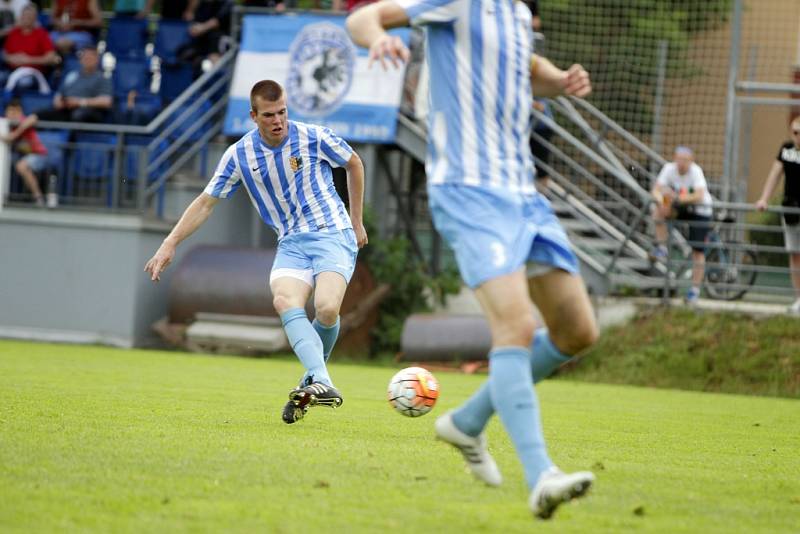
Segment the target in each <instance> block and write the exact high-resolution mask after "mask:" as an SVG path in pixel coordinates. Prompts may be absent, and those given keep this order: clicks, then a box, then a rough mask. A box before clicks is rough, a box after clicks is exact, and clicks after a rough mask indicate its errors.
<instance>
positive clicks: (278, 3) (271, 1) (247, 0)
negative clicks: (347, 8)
mask: <svg viewBox="0 0 800 534" xmlns="http://www.w3.org/2000/svg"><path fill="white" fill-rule="evenodd" d="M325 1H326V2H327V3H328V4H330V3H331V0H325ZM334 1H339V0H334ZM315 2H316V4H315V7H316V8H317V9H328V8H327V7H323V6H321V5H320V0H315ZM242 5H244V6H245V7H271V8H274V9H275V11H285V10H286V4H285V3H284V2H283V0H244V1H243V2H242ZM328 7H330V6H328Z"/></svg>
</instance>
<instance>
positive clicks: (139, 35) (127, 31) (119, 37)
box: [106, 16, 147, 61]
mask: <svg viewBox="0 0 800 534" xmlns="http://www.w3.org/2000/svg"><path fill="white" fill-rule="evenodd" d="M145 46H147V20H145V19H137V18H134V17H119V16H117V17H114V18H112V19H111V20H109V21H108V33H107V34H106V50H107V51H109V52H111V53H112V54H114V57H115V58H117V60H118V61H119V60H120V59H121V58H126V57H127V58H133V57H135V58H141V57H144V56H145Z"/></svg>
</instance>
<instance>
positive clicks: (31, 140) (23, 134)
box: [3, 100, 47, 207]
mask: <svg viewBox="0 0 800 534" xmlns="http://www.w3.org/2000/svg"><path fill="white" fill-rule="evenodd" d="M6 118H7V119H8V120H9V121H11V122H16V123H17V126H16V127H15V128H14V129H13V130H12V131H11V133H9V134H7V135H4V136H3V141H4V142H6V143H9V144H11V145H12V150H13V151H14V155H15V156H21V157H20V158H19V159H18V160H17V163H16V164H15V165H14V168H15V169H16V170H17V172H18V173H19V175H20V176H21V177H22V181H23V182H24V183H25V187H27V188H28V191H30V192H31V195H32V196H33V201H34V202H35V203H36V205H37V206H40V207H44V205H45V203H44V195H43V194H42V189H41V187H39V179H38V178H37V177H36V173H37V172H42V171H43V170H45V168H46V167H47V159H46V156H47V149H46V148H45V146H44V145H43V144H42V141H41V140H40V139H39V135H38V134H37V133H36V130H34V129H33V125H34V124H35V122H36V120H35V118H34V116H33V115H32V116H31V117H27V118H26V117H25V116H24V115H23V114H22V105H21V104H20V103H19V100H12V101H11V102H9V103H8V105H7V106H6Z"/></svg>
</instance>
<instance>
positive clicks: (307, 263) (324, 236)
mask: <svg viewBox="0 0 800 534" xmlns="http://www.w3.org/2000/svg"><path fill="white" fill-rule="evenodd" d="M357 255H358V244H357V243H356V234H355V232H353V229H352V228H347V229H345V230H338V231H334V232H299V233H296V234H289V235H287V236H286V237H284V238H283V239H281V240H280V241H279V242H278V251H277V253H276V254H275V261H274V262H273V264H272V271H271V272H270V274H269V281H270V283H272V281H273V280H275V279H276V278H281V277H284V276H289V277H291V278H297V279H298V280H302V281H304V282H306V283H307V284H308V285H310V286H311V287H314V280H315V279H316V276H317V275H318V274H319V273H324V272H334V273H339V274H341V275H342V276H343V277H344V279H345V280H346V281H347V282H348V283H350V278H351V277H352V276H353V271H354V270H355V268H356V256H357Z"/></svg>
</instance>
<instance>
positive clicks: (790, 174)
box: [756, 117, 800, 315]
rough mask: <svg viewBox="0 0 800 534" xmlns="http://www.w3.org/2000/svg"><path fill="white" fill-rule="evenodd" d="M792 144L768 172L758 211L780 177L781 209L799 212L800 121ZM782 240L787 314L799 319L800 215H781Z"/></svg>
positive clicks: (796, 122) (793, 127)
mask: <svg viewBox="0 0 800 534" xmlns="http://www.w3.org/2000/svg"><path fill="white" fill-rule="evenodd" d="M791 134H792V140H791V141H787V142H785V143H784V144H783V145H782V146H781V149H780V151H779V152H778V158H777V160H776V161H775V163H773V164H772V169H770V171H769V176H768V177H767V182H766V183H765V184H764V190H763V191H762V192H761V198H759V199H758V202H756V207H757V208H758V209H759V210H764V209H766V207H767V204H768V202H769V199H770V198H771V197H772V193H773V192H774V191H775V187H776V186H777V185H778V181H779V180H780V177H781V174H783V175H784V176H785V177H786V184H785V187H784V188H783V205H784V206H786V207H792V208H800V117H797V118H795V119H794V120H793V121H792V124H791ZM783 237H784V241H785V243H786V250H787V251H788V252H789V267H790V268H791V270H792V285H793V286H794V291H795V294H796V297H797V298H796V300H795V302H794V304H792V305H791V306H789V313H791V314H793V315H800V215H797V214H790V213H785V214H784V215H783Z"/></svg>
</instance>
